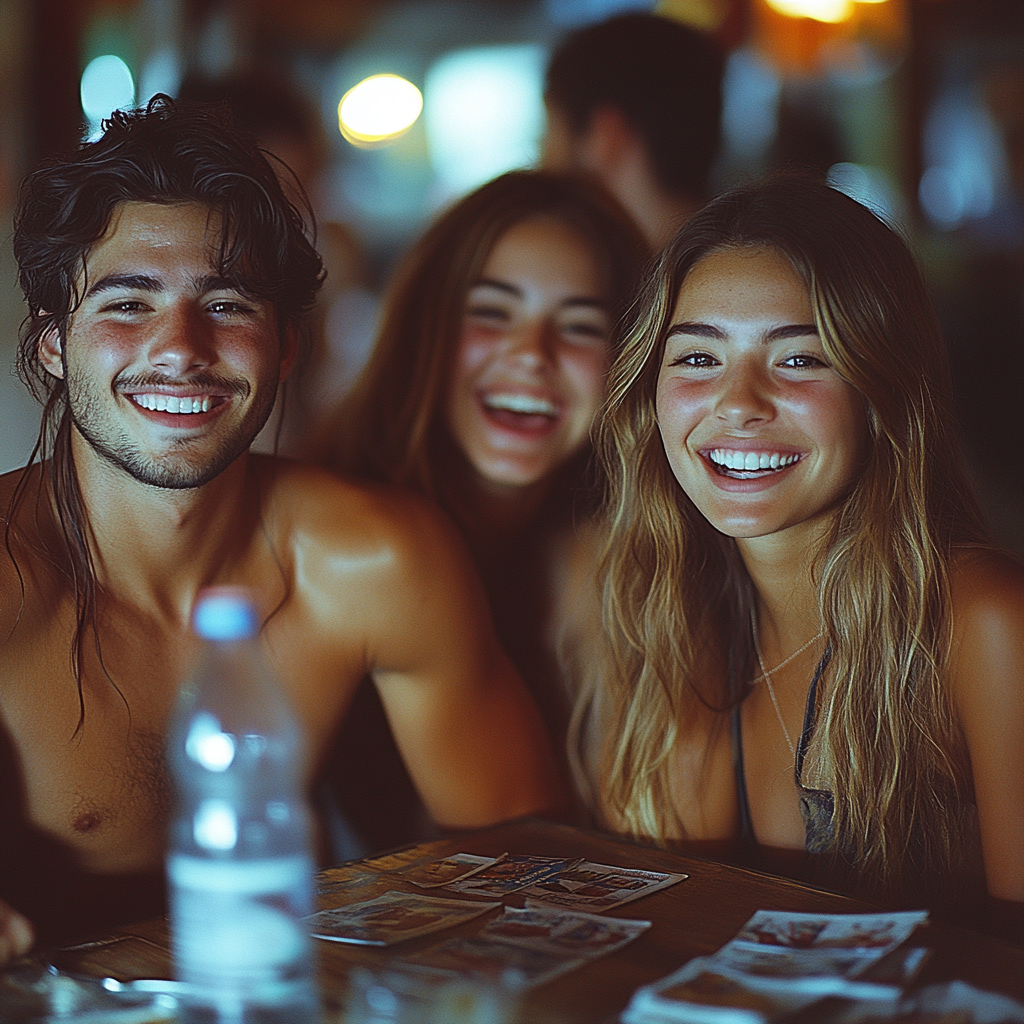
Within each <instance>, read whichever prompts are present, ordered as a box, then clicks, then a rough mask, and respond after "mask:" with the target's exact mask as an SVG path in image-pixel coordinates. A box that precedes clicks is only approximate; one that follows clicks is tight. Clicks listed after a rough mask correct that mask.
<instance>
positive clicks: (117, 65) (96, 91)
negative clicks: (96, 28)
mask: <svg viewBox="0 0 1024 1024" xmlns="http://www.w3.org/2000/svg"><path fill="white" fill-rule="evenodd" d="M81 93H82V110H83V112H84V113H85V116H86V117H87V118H88V120H89V125H90V127H91V128H92V129H93V130H96V129H98V128H99V126H100V122H101V121H102V120H103V118H105V117H110V115H111V114H112V113H113V112H114V111H115V110H121V109H123V108H125V107H130V106H132V105H133V104H134V103H135V82H134V80H133V79H132V73H131V71H130V70H129V68H128V65H127V64H125V62H124V61H123V60H121V58H120V57H118V56H116V55H115V54H112V53H106V54H103V55H102V56H100V57H95V58H93V59H92V60H91V61H89V63H88V64H87V65H86V68H85V71H83V72H82V87H81Z"/></svg>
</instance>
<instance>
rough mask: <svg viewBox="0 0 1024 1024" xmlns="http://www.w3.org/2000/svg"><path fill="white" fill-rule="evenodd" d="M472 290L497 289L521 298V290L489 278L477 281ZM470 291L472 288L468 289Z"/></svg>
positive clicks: (505, 282)
mask: <svg viewBox="0 0 1024 1024" xmlns="http://www.w3.org/2000/svg"><path fill="white" fill-rule="evenodd" d="M472 287H473V288H497V289H498V291H501V292H507V293H508V294H509V295H515V296H517V297H521V296H522V294H523V293H522V290H521V289H519V288H517V287H516V286H515V285H513V284H509V283H508V282H507V281H495V280H494V279H493V278H490V277H481V278H480V280H479V281H476V282H474V284H473V286H472ZM470 290H472V288H471V289H470Z"/></svg>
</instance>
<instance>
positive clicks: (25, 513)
mask: <svg viewBox="0 0 1024 1024" xmlns="http://www.w3.org/2000/svg"><path fill="white" fill-rule="evenodd" d="M41 481H42V474H41V472H40V469H39V467H38V466H33V467H29V468H28V469H16V470H14V471H13V472H10V473H4V474H2V475H0V638H2V637H4V636H7V635H8V634H9V633H10V630H11V629H12V628H13V626H14V624H15V622H16V621H17V619H18V617H19V616H20V615H21V614H22V611H23V610H24V601H25V600H26V599H28V600H30V601H31V600H32V598H33V595H34V596H35V597H36V598H39V597H40V596H41V595H39V594H37V593H36V591H38V589H39V588H40V587H41V586H46V587H47V589H49V585H50V584H52V583H53V582H54V581H53V579H52V576H53V573H52V572H51V571H48V570H50V569H51V568H52V565H53V555H52V554H50V555H49V556H48V555H47V553H46V552H45V551H44V546H45V545H50V546H51V547H52V546H53V544H54V543H55V540H56V537H55V535H54V534H53V532H52V529H51V527H52V523H51V521H50V515H49V505H48V503H47V502H46V498H45V495H44V494H43V493H42V491H41V489H40V487H41ZM19 485H21V491H20V494H19V493H18V491H19ZM16 497H17V501H16V502H15V503H14V505H13V506H12V502H13V501H14V499H15V498H16ZM44 535H45V537H46V539H45V541H44V539H43V536H44Z"/></svg>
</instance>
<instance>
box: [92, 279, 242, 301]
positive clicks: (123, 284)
mask: <svg viewBox="0 0 1024 1024" xmlns="http://www.w3.org/2000/svg"><path fill="white" fill-rule="evenodd" d="M163 288H164V284H163V282H162V281H161V280H160V278H158V277H151V276H150V275H149V274H107V276H106V277H101V278H100V279H99V280H98V281H97V282H96V283H95V284H94V285H92V287H90V288H89V291H88V292H86V295H87V296H90V295H99V294H100V293H101V292H110V291H116V290H119V289H125V290H129V291H140V292H159V291H163ZM195 289H196V291H197V292H200V293H203V292H221V291H226V292H238V293H239V294H241V295H253V294H255V293H254V292H253V290H252V289H251V288H248V287H246V285H244V284H243V283H242V282H241V281H239V280H237V279H232V278H230V277H223V276H221V275H220V274H208V275H207V276H205V277H200V278H197V279H196V281H195Z"/></svg>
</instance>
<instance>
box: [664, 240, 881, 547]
mask: <svg viewBox="0 0 1024 1024" xmlns="http://www.w3.org/2000/svg"><path fill="white" fill-rule="evenodd" d="M657 415H658V426H659V429H660V431H661V438H662V442H663V444H664V447H665V454H666V456H667V458H668V461H669V465H670V466H671V468H672V472H673V474H674V475H675V477H676V480H677V481H678V482H679V485H680V486H681V487H682V488H683V490H684V491H686V493H687V495H688V496H689V497H690V499H691V500H692V501H693V503H694V504H695V505H696V506H697V508H698V509H699V510H700V511H701V513H702V514H703V515H704V516H705V517H706V518H707V519H708V521H709V522H710V523H711V524H712V526H714V527H715V528H716V529H717V530H719V531H721V532H722V533H725V534H727V535H729V536H732V537H737V538H741V537H761V536H766V535H768V534H774V533H778V532H780V531H784V530H787V529H790V528H792V527H795V526H798V525H800V524H808V523H815V522H818V521H819V520H820V519H821V518H822V517H823V516H825V515H827V514H828V513H830V512H831V511H832V510H833V509H834V508H835V507H836V506H837V504H838V503H839V502H840V501H841V500H842V498H843V497H844V496H845V494H846V493H847V492H848V490H849V488H850V486H851V484H852V482H853V481H854V479H855V478H856V477H857V475H858V473H859V472H860V470H861V467H862V466H863V463H864V459H865V456H866V454H867V451H868V426H867V413H866V405H865V402H864V399H863V397H862V396H861V395H860V393H859V392H858V391H857V390H856V389H855V388H854V387H853V386H852V385H850V384H848V383H847V382H846V381H844V380H843V379H842V378H841V377H840V376H839V374H838V373H837V372H836V370H835V369H833V367H832V365H831V363H830V361H829V359H828V356H827V355H826V353H825V350H824V347H823V346H822V342H821V338H820V337H819V336H818V331H817V328H816V327H815V324H814V313H813V310H812V308H811V299H810V295H809V293H808V290H807V287H806V285H805V284H804V282H803V280H802V278H801V277H800V275H799V274H798V273H797V272H796V270H795V269H794V268H793V266H792V265H791V264H790V263H789V261H788V260H787V259H786V258H785V257H784V256H782V255H781V254H779V253H777V252H775V251H772V250H766V249H753V248H731V249H725V250H720V251H718V252H713V253H711V254H710V255H708V256H706V257H704V258H703V259H702V260H701V261H700V262H699V263H697V264H696V266H695V267H694V268H693V269H692V270H691V271H690V274H689V275H688V276H687V278H686V280H685V281H684V283H683V286H682V288H681V289H680V292H679V296H678V298H677V301H676V305H675V308H674V310H673V314H672V317H671V320H670V323H669V329H668V332H667V339H666V343H665V351H664V355H663V358H662V363H661V368H660V372H659V377H658V389H657Z"/></svg>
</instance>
